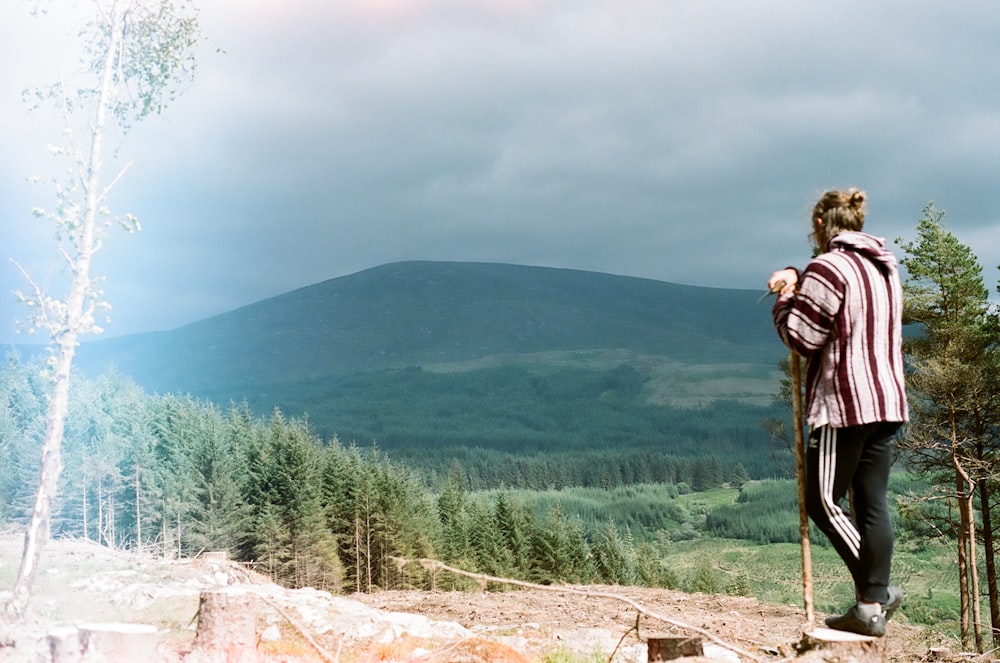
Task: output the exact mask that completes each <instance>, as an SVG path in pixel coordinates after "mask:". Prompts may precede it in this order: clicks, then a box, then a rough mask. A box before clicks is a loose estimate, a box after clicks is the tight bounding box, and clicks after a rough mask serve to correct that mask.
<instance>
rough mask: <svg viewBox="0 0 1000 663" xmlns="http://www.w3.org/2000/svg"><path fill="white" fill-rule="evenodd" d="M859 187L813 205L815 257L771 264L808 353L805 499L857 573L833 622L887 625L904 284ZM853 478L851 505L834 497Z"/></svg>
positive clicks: (892, 602)
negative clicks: (870, 227) (869, 228)
mask: <svg viewBox="0 0 1000 663" xmlns="http://www.w3.org/2000/svg"><path fill="white" fill-rule="evenodd" d="M865 202H866V195H865V193H864V192H863V191H859V190H857V189H847V190H832V191H827V192H825V193H824V194H823V195H822V196H820V198H819V200H818V201H817V202H816V205H815V206H814V208H813V211H812V234H811V235H810V238H811V240H812V243H813V248H814V251H815V253H814V256H815V257H814V258H813V259H812V260H811V261H810V262H809V264H808V265H807V266H806V268H805V270H803V271H801V272H800V271H799V270H797V269H795V268H793V267H789V268H786V269H780V270H778V271H776V272H774V273H773V274H772V275H771V278H769V279H768V281H767V287H768V289H769V290H771V291H776V292H777V293H778V297H777V299H776V300H775V302H774V309H773V318H774V326H775V329H776V330H777V332H778V335H779V336H780V338H781V340H782V342H783V343H784V344H785V345H786V346H788V348H789V349H791V350H792V351H794V352H797V353H798V354H799V355H800V356H802V357H804V358H805V359H806V379H805V389H806V413H805V414H806V416H805V420H806V423H807V424H808V425H809V426H810V433H809V444H808V449H807V452H806V510H807V512H808V513H809V517H810V518H811V519H812V520H813V522H815V523H816V525H817V527H819V529H820V530H821V531H822V532H823V533H824V534H825V535H826V536H827V538H829V540H830V543H831V544H832V545H833V547H834V549H836V551H837V553H838V554H839V555H840V557H841V559H842V560H843V561H844V564H845V565H846V566H847V568H848V570H849V571H850V573H851V577H852V578H853V580H854V587H855V594H856V596H855V598H856V603H855V604H854V605H853V606H852V607H851V608H850V609H849V610H848V611H847V612H846V613H845V614H843V615H839V616H833V617H828V618H827V619H826V624H827V626H829V627H830V628H834V629H838V630H842V631H851V632H854V633H861V634H863V635H873V636H883V635H885V623H886V621H888V620H889V619H890V618H891V617H892V615H893V613H894V612H895V611H896V610H897V609H898V608H899V606H900V605H901V603H902V601H903V591H902V590H901V589H900V588H899V587H897V586H895V585H890V584H889V575H890V570H891V565H892V546H893V531H892V524H891V522H890V519H889V507H888V500H887V496H886V492H887V487H888V482H889V468H890V465H891V463H892V447H893V442H892V440H893V437H894V436H895V434H896V432H897V431H898V430H899V428H900V427H901V426H902V424H903V423H905V422H906V421H907V419H908V418H909V409H908V405H907V401H906V389H905V385H904V379H903V351H902V326H903V293H902V285H901V283H900V278H899V268H898V264H897V261H896V257H895V256H894V255H893V254H892V252H891V251H889V250H888V249H886V247H885V240H884V239H882V238H880V237H875V236H874V235H869V234H867V233H865V232H862V228H863V226H864V222H865ZM848 489H851V490H852V502H853V514H852V513H849V512H848V511H847V510H845V509H844V508H843V506H842V502H843V500H844V499H845V497H846V496H847V492H848Z"/></svg>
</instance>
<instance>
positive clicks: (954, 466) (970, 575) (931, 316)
mask: <svg viewBox="0 0 1000 663" xmlns="http://www.w3.org/2000/svg"><path fill="white" fill-rule="evenodd" d="M943 221H944V212H943V211H940V210H938V209H937V208H936V207H935V206H934V204H933V203H931V204H929V205H928V206H927V207H926V208H925V209H924V216H923V218H922V219H921V220H920V221H919V222H918V225H917V238H916V240H914V241H913V242H907V243H902V248H903V250H904V251H905V252H906V257H904V258H903V260H902V261H901V262H902V264H903V266H904V267H905V268H906V270H907V272H908V278H907V281H906V283H905V284H904V290H905V294H906V306H905V315H906V322H908V323H910V324H913V325H915V326H917V328H918V330H919V335H917V336H916V337H914V338H910V339H908V340H907V341H906V348H905V349H906V351H907V356H908V359H909V362H910V364H911V368H912V370H911V371H910V374H909V376H908V386H909V390H910V406H911V412H912V415H913V417H912V422H911V424H910V425H909V426H908V427H907V429H906V433H905V436H904V438H903V441H902V446H903V447H904V448H906V449H907V450H908V451H909V452H910V454H909V459H910V460H911V462H912V463H913V464H914V466H915V467H917V468H919V469H921V470H922V471H924V472H925V473H927V474H928V475H930V476H932V477H935V478H936V479H937V481H936V485H937V487H938V489H939V490H941V491H943V492H945V494H946V495H948V494H950V496H951V498H952V499H954V500H955V501H956V503H957V506H958V509H957V511H958V515H959V522H958V523H957V524H956V527H955V533H956V535H957V541H958V546H957V552H958V569H959V583H960V587H959V589H960V603H961V613H960V615H961V632H962V638H963V642H964V643H966V644H968V643H969V640H970V621H971V626H972V629H973V631H974V638H975V644H976V647H977V649H978V650H979V651H982V649H983V642H982V633H981V629H980V623H979V621H980V620H979V591H978V573H977V562H976V559H977V553H976V531H975V522H976V518H975V515H974V512H973V508H974V503H973V500H974V497H975V494H976V492H977V490H978V491H979V492H980V494H981V495H985V498H986V500H987V502H988V500H989V491H988V482H987V477H986V476H984V475H983V472H982V470H983V469H984V468H985V467H988V466H989V465H991V464H992V463H990V462H989V461H988V459H987V458H986V457H985V456H986V454H987V449H992V448H993V447H994V446H995V440H992V439H987V437H986V436H987V435H988V434H989V432H990V431H992V430H995V428H996V415H995V414H994V412H995V411H996V409H995V408H994V407H993V406H992V404H993V402H994V395H993V394H994V393H995V392H994V391H993V390H994V387H995V383H994V380H993V378H992V377H991V374H992V369H991V366H995V365H996V364H995V359H994V352H995V342H994V341H993V339H992V338H991V335H990V334H989V333H988V329H989V327H988V322H989V315H988V314H989V301H988V293H987V290H986V287H985V285H984V283H983V277H982V268H981V267H980V266H979V263H978V260H977V259H976V257H975V255H974V254H973V253H972V251H971V249H970V248H969V247H968V246H966V245H964V244H962V243H961V242H959V241H958V239H957V238H956V237H955V236H954V235H953V234H951V233H950V232H948V231H947V230H946V229H945V227H944V222H943ZM989 455H992V452H990V454H989ZM984 463H985V464H984ZM946 477H950V480H949V479H946ZM949 484H950V486H951V487H950V488H948V487H947V486H948V485H949ZM984 491H985V492H984Z"/></svg>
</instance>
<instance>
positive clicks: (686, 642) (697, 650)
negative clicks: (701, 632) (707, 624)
mask: <svg viewBox="0 0 1000 663" xmlns="http://www.w3.org/2000/svg"><path fill="white" fill-rule="evenodd" d="M646 647H647V654H646V656H647V658H646V660H647V661H649V663H654V661H672V660H674V659H676V658H683V657H685V656H704V655H705V652H704V648H703V647H702V646H701V638H693V637H691V636H676V635H660V636H652V637H649V638H646Z"/></svg>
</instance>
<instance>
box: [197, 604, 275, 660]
mask: <svg viewBox="0 0 1000 663" xmlns="http://www.w3.org/2000/svg"><path fill="white" fill-rule="evenodd" d="M192 654H194V655H195V656H194V657H193V658H194V660H210V661H220V662H222V661H225V663H251V662H253V661H257V660H259V658H258V656H257V597H256V596H255V595H254V594H249V593H246V592H242V591H240V592H235V591H226V590H218V591H206V592H202V593H201V600H200V601H199V606H198V630H197V632H196V633H195V636H194V649H193V651H192Z"/></svg>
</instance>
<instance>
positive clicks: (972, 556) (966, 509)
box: [952, 455, 983, 653]
mask: <svg viewBox="0 0 1000 663" xmlns="http://www.w3.org/2000/svg"><path fill="white" fill-rule="evenodd" d="M952 460H953V462H954V464H955V476H956V478H957V482H958V483H957V486H958V491H959V492H958V506H959V509H961V522H962V531H963V534H964V537H963V538H964V539H965V545H966V546H967V547H968V555H967V567H968V571H967V574H966V577H967V580H968V583H967V585H966V586H967V587H968V589H967V592H968V597H967V599H966V606H965V607H966V611H967V612H968V610H969V608H970V604H971V613H972V614H971V621H972V630H973V636H974V638H975V643H976V651H977V652H979V653H982V652H983V628H982V619H981V614H980V601H979V571H978V568H979V564H978V562H977V561H976V518H975V514H974V513H973V510H972V496H973V495H974V494H975V484H974V483H973V482H972V479H971V478H970V477H969V475H968V473H967V472H966V471H965V469H964V468H963V467H962V462H961V460H960V459H959V458H958V456H957V455H953V456H952ZM965 621H966V629H968V621H969V617H966V618H965ZM964 633H965V636H963V637H967V635H968V633H967V631H965V632H964Z"/></svg>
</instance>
